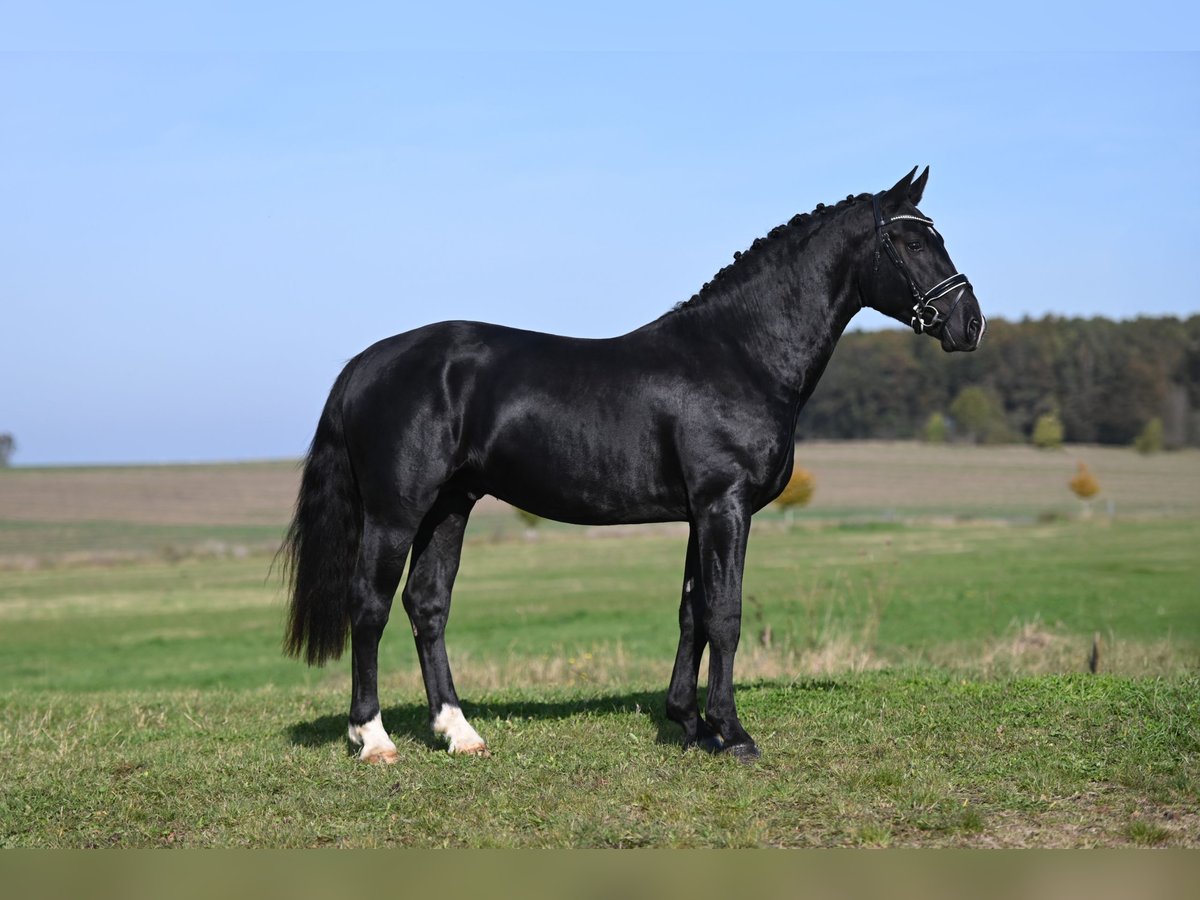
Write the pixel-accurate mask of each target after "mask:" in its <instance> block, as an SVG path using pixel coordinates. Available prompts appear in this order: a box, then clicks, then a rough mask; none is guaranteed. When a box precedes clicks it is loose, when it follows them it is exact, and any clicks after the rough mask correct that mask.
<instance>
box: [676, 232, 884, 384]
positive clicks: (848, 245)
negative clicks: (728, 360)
mask: <svg viewBox="0 0 1200 900" xmlns="http://www.w3.org/2000/svg"><path fill="white" fill-rule="evenodd" d="M838 229H839V230H834V228H832V227H831V228H828V229H822V231H821V232H819V233H814V234H811V235H809V236H808V240H807V241H806V243H805V246H804V248H803V250H802V251H801V252H799V253H798V254H797V255H796V256H795V262H794V263H793V264H792V265H791V266H790V268H789V269H787V270H786V271H780V270H776V271H767V272H761V273H760V274H759V276H758V277H757V278H754V279H752V280H749V281H747V282H744V283H741V284H736V285H731V286H730V287H728V288H726V289H724V290H723V291H722V292H721V293H719V294H717V295H716V296H713V297H711V298H708V299H705V300H704V301H703V304H702V305H701V306H698V307H697V308H696V309H695V310H686V311H681V313H682V315H681V316H680V320H679V325H680V330H681V331H692V332H695V331H697V330H703V331H704V332H706V333H707V334H709V335H715V336H718V337H719V338H721V339H722V342H723V343H725V344H726V345H727V346H729V347H730V349H731V351H733V352H737V353H738V354H739V355H741V356H742V357H743V358H744V360H745V364H747V365H749V366H750V367H751V368H753V369H754V370H755V373H756V375H758V376H760V377H761V378H762V380H763V382H764V384H768V385H770V386H771V390H772V393H773V394H777V395H779V396H781V397H785V398H792V399H794V400H795V401H796V402H797V403H802V402H803V401H804V400H805V399H807V398H808V395H809V394H811V393H812V390H813V388H814V387H815V386H816V380H817V379H818V378H819V377H820V375H821V373H822V372H823V371H824V369H825V365H826V364H827V363H828V362H829V358H830V357H831V356H832V355H833V350H834V347H835V346H836V345H837V341H838V338H839V337H841V334H842V332H843V331H844V330H845V328H846V326H847V325H848V324H849V322H850V319H851V318H852V317H853V316H854V314H855V313H856V312H858V310H859V309H860V308H861V296H860V294H859V288H858V283H857V280H856V276H855V273H856V272H857V271H859V269H860V267H861V258H860V257H862V255H863V254H864V253H865V252H867V251H866V242H865V239H863V238H862V237H861V236H857V237H856V236H854V235H853V234H852V233H850V229H849V228H848V224H847V223H846V222H845V221H843V222H842V223H840V224H839V226H838Z"/></svg>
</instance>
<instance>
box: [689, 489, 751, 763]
mask: <svg viewBox="0 0 1200 900" xmlns="http://www.w3.org/2000/svg"><path fill="white" fill-rule="evenodd" d="M750 512H751V511H750V508H749V506H748V504H746V503H745V502H744V501H742V500H741V499H740V498H737V497H731V496H725V497H721V498H718V499H716V500H714V501H712V502H710V503H708V504H705V505H703V506H700V507H699V508H698V511H697V514H696V518H695V521H694V522H693V525H692V528H693V531H694V533H695V534H696V543H697V548H696V549H697V556H698V560H699V567H700V580H701V582H702V583H703V585H704V599H705V603H704V617H703V623H704V628H705V630H706V631H707V632H708V653H709V660H708V704H707V709H706V718H707V719H708V724H709V726H710V727H711V728H712V729H713V730H714V731H715V732H716V733H717V735H719V737H720V739H721V741H722V744H723V747H722V749H723V750H724V751H725V752H726V753H731V754H733V755H734V756H736V757H738V758H739V759H741V760H742V761H749V760H752V759H756V758H757V757H758V755H759V752H758V747H756V746H755V744H754V739H753V738H751V737H750V735H749V734H748V733H747V732H746V729H745V728H743V727H742V723H741V722H740V721H739V720H738V714H737V707H736V705H735V704H734V700H733V658H734V655H735V654H736V653H737V647H738V639H739V638H740V636H741V630H742V571H743V569H744V568H745V563H746V540H747V538H748V537H749V534H750Z"/></svg>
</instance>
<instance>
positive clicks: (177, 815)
mask: <svg viewBox="0 0 1200 900" xmlns="http://www.w3.org/2000/svg"><path fill="white" fill-rule="evenodd" d="M802 451H803V453H802V457H801V460H802V462H803V463H804V464H805V465H806V466H807V467H809V468H810V469H812V470H813V471H814V472H815V473H816V475H817V485H818V488H817V490H818V494H817V498H818V499H817V500H816V501H815V502H814V504H813V507H812V508H811V509H810V510H807V511H805V513H804V515H802V516H801V517H800V518H799V520H798V522H797V523H796V524H795V526H794V527H787V526H786V525H785V523H783V522H782V521H781V520H780V518H779V516H778V514H776V513H774V512H767V513H764V514H762V515H760V517H759V520H758V521H757V523H756V526H755V534H754V537H753V540H752V542H751V549H750V556H749V559H748V564H747V576H746V604H745V611H744V627H743V644H742V650H741V652H740V653H739V656H738V673H737V674H738V682H739V691H738V700H739V705H740V709H741V712H742V717H743V721H744V722H745V724H746V725H747V727H748V728H749V729H750V731H751V733H752V734H754V735H755V737H756V738H757V739H758V741H759V743H760V746H761V747H762V749H763V751H764V757H763V759H762V760H761V761H760V763H759V764H757V765H756V766H753V767H744V766H741V765H738V764H737V763H736V762H734V761H733V760H730V759H726V758H723V757H710V756H707V755H704V754H701V753H699V752H689V753H684V752H682V751H681V750H680V749H679V748H678V746H677V730H676V729H675V727H674V726H673V725H671V724H670V723H668V722H666V721H665V720H664V718H663V715H662V705H663V692H664V690H665V686H666V680H667V678H668V676H669V672H670V664H671V660H672V658H673V652H674V643H675V637H676V630H675V629H676V626H675V615H676V602H677V596H678V591H679V581H680V570H681V566H682V559H683V550H684V544H685V541H686V538H685V536H684V532H681V531H680V530H679V529H678V528H676V527H672V526H663V527H657V528H647V529H611V530H609V531H607V532H603V531H597V530H589V529H574V528H568V527H566V526H552V525H547V526H545V527H543V528H540V529H539V530H538V534H537V536H536V539H533V540H528V539H524V538H523V537H522V535H521V528H520V525H519V523H517V521H516V519H515V517H513V516H512V514H511V511H509V510H507V509H505V508H503V507H501V506H500V505H499V504H495V505H492V506H490V507H484V508H482V509H481V510H480V513H481V514H480V515H479V517H478V518H479V522H478V524H477V525H476V526H475V528H474V530H473V531H472V532H471V534H470V539H469V546H468V548H467V550H466V552H465V554H464V561H463V568H462V572H461V574H460V578H459V583H458V588H457V590H456V594H455V605H454V612H453V616H452V619H451V623H450V629H449V633H448V643H449V648H450V655H451V661H452V663H453V664H454V667H455V675H456V681H457V683H458V687H459V690H460V693H461V694H462V695H463V699H464V709H465V711H466V712H467V714H468V716H469V717H470V718H471V719H472V721H473V723H474V724H475V725H476V727H477V728H478V729H479V731H480V732H481V733H482V734H483V735H484V736H485V737H486V738H487V739H488V740H489V743H490V744H491V746H492V749H493V754H494V755H493V756H492V758H491V759H487V760H479V759H458V758H452V757H449V756H447V755H446V754H444V753H442V752H439V751H438V750H436V749H435V747H434V745H433V743H432V741H431V740H430V737H429V733H428V727H427V721H426V711H425V707H424V696H423V691H422V688H421V685H420V678H419V675H418V673H417V668H416V662H415V653H414V651H413V649H412V642H411V638H410V637H409V634H408V631H407V629H406V627H405V625H404V623H403V622H402V621H397V622H394V623H393V625H392V627H391V628H390V629H389V631H388V633H387V634H386V635H385V638H384V643H383V647H382V650H381V687H382V699H383V703H384V721H385V723H386V724H387V725H388V727H389V729H390V730H391V731H392V733H393V737H394V738H395V739H396V741H397V744H398V746H399V750H400V757H401V759H400V763H399V764H398V765H397V766H394V767H386V768H373V767H367V766H362V765H360V764H358V763H356V761H355V760H354V759H353V758H352V757H351V756H350V755H349V751H348V749H347V747H346V744H345V739H344V716H345V710H346V706H347V703H348V692H349V669H348V664H347V662H346V661H345V660H343V661H342V662H340V663H337V664H334V665H332V666H331V667H329V668H328V669H324V670H310V669H306V668H304V667H302V666H300V665H299V664H296V663H294V662H292V661H289V660H285V659H283V658H282V657H281V656H280V655H279V650H278V648H279V639H280V634H281V625H282V617H283V609H282V596H281V591H280V590H279V587H278V585H277V583H276V582H275V581H273V580H270V579H268V577H267V568H268V566H269V563H270V556H269V554H268V553H267V552H265V551H266V550H267V548H270V547H273V546H274V544H275V542H276V541H277V539H278V535H279V533H280V530H281V528H282V526H283V523H284V520H285V518H286V513H287V507H288V505H289V504H290V501H291V495H290V492H291V491H292V490H294V484H295V482H294V478H295V476H294V466H292V465H290V464H258V465H248V466H236V467H200V468H175V467H169V468H148V469H126V470H104V469H86V470H64V471H53V470H39V471H21V470H16V471H9V472H0V560H3V568H2V569H0V766H2V767H3V771H4V776H3V780H2V787H0V845H2V846H10V847H11V846H60V847H61V846H69V847H82V846H104V847H110V846H173V847H180V846H182V847H197V846H325V845H336V846H377V845H386V846H442V845H449V846H942V845H952V846H977V847H991V846H1113V845H1132V846H1170V845H1182V846H1190V847H1200V591H1198V587H1200V560H1198V558H1197V553H1196V547H1197V544H1198V543H1200V497H1198V496H1197V494H1198V493H1200V490H1198V486H1200V455H1196V454H1179V455H1169V456H1162V457H1151V458H1144V457H1139V456H1137V455H1135V454H1133V453H1131V452H1129V451H1116V450H1104V451H1100V450H1097V449H1096V448H1085V449H1084V450H1080V451H1069V452H1067V453H1063V454H1038V453H1035V452H1033V451H1028V450H1024V448H1004V449H1001V450H982V451H970V450H965V449H963V448H938V449H937V450H935V451H934V454H933V456H932V457H930V456H929V454H928V449H927V448H922V447H915V446H906V445H888V444H875V445H840V446H839V445H813V446H806V447H803V448H802ZM1084 454H1086V457H1085V458H1087V460H1088V462H1089V465H1091V466H1092V468H1093V471H1095V472H1096V473H1097V475H1098V477H1099V478H1100V481H1101V484H1102V486H1103V487H1104V488H1105V491H1106V495H1107V497H1106V495H1102V497H1101V500H1100V502H1099V503H1097V505H1096V506H1097V510H1096V512H1095V513H1094V514H1093V515H1092V516H1091V517H1090V518H1087V519H1083V518H1080V517H1079V516H1078V512H1079V507H1078V504H1077V503H1076V502H1075V501H1074V499H1073V498H1072V497H1071V496H1070V494H1069V493H1067V491H1066V489H1065V481H1066V479H1067V478H1068V477H1069V476H1070V474H1071V472H1072V470H1073V468H1074V460H1075V459H1076V458H1077V457H1080V456H1083V455H1084ZM930 463H932V465H929V464H930ZM881 472H888V473H891V477H885V476H881V474H880V473H881ZM226 482H228V483H226ZM901 485H902V486H901ZM1106 499H1113V500H1114V504H1113V506H1114V515H1112V516H1111V517H1110V516H1109V515H1108V513H1107V509H1108V507H1107V504H1106V503H1105V500H1106ZM601 535H605V536H604V537H601ZM1097 637H1098V646H1099V651H1100V657H1099V670H1100V672H1099V674H1098V675H1090V674H1088V673H1087V659H1088V655H1089V653H1090V652H1091V650H1092V647H1093V642H1094V641H1095V640H1096V639H1097Z"/></svg>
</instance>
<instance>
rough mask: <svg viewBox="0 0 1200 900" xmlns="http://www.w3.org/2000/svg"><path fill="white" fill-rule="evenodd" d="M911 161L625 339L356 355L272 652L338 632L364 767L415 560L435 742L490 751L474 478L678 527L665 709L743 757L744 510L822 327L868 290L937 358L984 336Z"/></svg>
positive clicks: (752, 251)
mask: <svg viewBox="0 0 1200 900" xmlns="http://www.w3.org/2000/svg"><path fill="white" fill-rule="evenodd" d="M915 173H916V169H913V171H912V172H910V173H909V174H908V175H907V176H905V177H904V178H902V179H901V180H900V181H899V182H898V183H897V184H896V185H895V186H894V187H892V188H891V189H890V190H888V191H885V192H882V193H880V194H876V195H870V194H863V195H860V196H858V197H847V198H846V199H845V200H844V201H842V202H840V203H838V204H836V205H834V206H824V205H820V206H818V207H817V208H816V210H815V211H813V212H812V213H810V214H807V215H798V216H795V217H794V218H793V219H792V220H791V221H789V222H788V223H787V224H786V225H780V226H779V227H777V228H775V229H774V230H772V231H771V233H770V234H769V235H768V236H767V237H766V238H760V239H759V240H756V241H755V242H754V244H753V245H752V246H751V247H750V248H749V250H747V251H746V252H744V253H739V254H734V262H733V264H732V265H729V266H727V267H726V268H724V269H722V270H721V271H720V272H718V273H717V275H716V277H715V278H714V279H713V280H712V282H710V283H709V284H706V285H705V286H704V287H703V288H702V289H701V290H700V292H699V293H697V294H696V295H695V296H693V297H692V298H691V299H690V300H688V301H687V302H686V303H682V304H680V305H679V306H677V307H676V308H675V309H673V310H671V311H670V312H668V313H666V314H665V315H663V316H661V317H660V318H658V319H656V320H655V321H653V322H651V323H649V324H648V325H645V326H643V327H641V328H639V329H637V330H636V331H632V332H630V333H629V334H626V335H622V336H621V337H614V338H605V339H601V340H584V339H581V338H569V337H558V336H555V335H549V334H540V333H537V332H531V331H519V330H516V329H512V328H505V327H503V326H500V325H487V324H482V323H479V322H442V323H439V324H436V325H427V326H425V327H423V328H418V329H416V330H415V331H409V332H406V333H405V334H400V335H396V336H395V337H390V338H387V339H386V340H383V341H380V342H379V343H377V344H375V345H373V346H371V347H369V348H367V349H366V350H364V351H363V352H362V353H360V354H359V355H358V356H356V357H355V358H354V359H352V360H350V362H349V363H348V364H347V365H346V367H345V369H343V370H342V373H341V374H340V375H339V376H338V378H337V380H336V382H335V383H334V385H333V389H332V390H331V391H330V394H329V399H328V401H327V402H326V404H325V409H324V411H323V412H322V414H321V418H320V421H319V422H318V423H317V431H316V436H315V437H314V438H313V442H312V446H311V447H310V448H309V451H308V456H307V459H306V461H305V464H304V474H303V478H302V482H301V486H300V494H299V498H298V500H297V502H296V511H295V518H294V520H293V521H292V524H291V528H290V530H289V532H288V536H287V540H286V543H285V545H284V550H285V551H286V554H287V558H288V563H289V566H288V569H289V578H290V590H291V605H290V610H289V612H290V616H289V623H288V630H287V636H286V638H285V647H286V649H287V651H288V652H289V653H291V654H293V655H296V656H303V657H304V658H305V659H307V661H308V662H309V664H317V665H320V664H322V663H324V662H325V661H326V660H327V659H330V658H337V657H339V656H340V655H341V653H342V651H343V649H344V648H345V644H346V637H347V634H349V635H350V637H351V644H352V653H353V694H352V698H351V704H350V739H351V740H352V741H353V742H354V743H355V744H356V745H358V744H361V745H362V751H361V754H360V756H361V758H362V759H364V760H367V761H374V762H394V761H395V759H396V748H395V745H394V744H393V743H392V741H391V739H390V738H389V737H388V735H387V732H386V731H385V730H384V728H383V724H382V722H381V720H380V714H379V698H378V693H377V688H376V676H377V649H378V645H379V639H380V636H381V634H382V633H383V629H384V626H385V625H386V624H387V621H388V613H389V611H390V609H391V605H392V598H393V596H394V594H395V592H396V588H397V586H398V584H399V581H400V576H401V573H402V571H403V569H404V564H405V560H406V559H408V558H409V556H410V553H411V562H410V565H409V573H408V580H407V582H406V583H405V587H404V593H403V602H404V609H405V611H406V612H407V613H408V617H409V620H410V622H411V623H412V630H413V636H414V637H415V638H416V644H417V655H418V657H419V659H420V663H421V673H422V675H423V676H424V679H425V689H426V692H427V693H428V696H429V709H430V715H431V718H432V725H433V730H434V732H435V733H437V734H439V735H442V736H444V737H445V738H446V739H448V741H449V746H450V752H451V753H475V754H485V753H486V752H487V748H486V744H485V743H484V741H483V739H482V738H480V736H479V735H478V734H477V733H476V732H475V729H473V728H472V727H471V726H470V725H469V724H468V723H467V721H466V719H465V718H463V715H462V712H461V710H460V709H459V703H458V696H457V695H456V694H455V691H454V682H453V680H452V678H451V675H450V665H449V663H448V661H447V659H446V648H445V643H444V640H443V631H444V629H445V626H446V619H447V616H448V615H449V612H450V591H451V588H452V586H453V584H454V577H455V574H456V573H457V571H458V563H459V554H460V551H461V549H462V540H463V531H464V529H465V528H466V524H467V517H468V516H469V515H470V513H471V508H472V506H473V505H474V503H475V501H476V500H478V499H479V498H480V497H481V496H482V495H484V494H492V495H494V496H496V497H499V498H501V499H502V500H506V501H508V502H509V503H512V504H514V505H515V506H518V507H520V508H522V509H525V510H528V511H530V512H533V513H536V514H537V515H539V516H544V517H546V518H550V519H557V520H559V521H563V522H573V523H577V524H585V525H608V524H617V523H631V522H666V521H686V522H688V523H689V524H690V526H691V536H690V538H689V539H688V547H687V559H686V564H685V568H684V574H683V598H682V602H681V604H680V607H679V631H680V636H679V651H678V654H677V655H676V657H675V669H674V673H673V674H672V676H671V684H670V687H669V689H668V691H667V698H666V702H667V715H668V716H669V717H670V718H671V719H672V720H673V721H675V722H678V723H679V725H680V726H682V728H683V741H684V744H685V746H691V745H694V744H699V745H701V746H704V747H706V748H707V749H711V750H724V751H726V752H730V753H732V754H734V755H735V756H738V757H740V758H743V759H749V758H753V757H756V756H757V755H758V749H757V748H756V747H755V744H754V741H753V740H752V739H751V737H750V735H749V734H747V732H746V730H745V729H744V728H743V727H742V724H741V722H740V721H738V715H737V710H736V708H735V706H734V698H733V659H734V654H735V652H736V651H737V646H738V635H739V632H740V628H741V610H742V602H741V600H742V598H741V592H742V568H743V562H744V560H745V554H746V541H747V538H748V536H749V532H750V516H751V514H752V513H754V512H755V511H756V510H758V509H761V508H762V507H763V506H765V505H766V504H768V503H770V502H771V501H772V500H773V499H774V498H775V497H776V496H777V495H778V494H779V492H780V491H781V490H782V489H783V486H784V485H785V484H786V483H787V481H788V478H789V477H790V475H791V472H792V458H793V446H794V435H795V431H796V418H797V415H798V414H799V412H800V410H801V408H802V407H803V406H804V402H805V400H807V399H808V397H809V395H810V394H812V392H813V388H815V387H816V384H817V379H818V378H820V376H821V373H822V371H823V370H824V369H825V365H826V363H827V362H828V361H829V357H830V355H831V354H832V353H833V349H834V345H835V344H836V343H837V340H838V337H839V336H840V335H841V333H842V331H843V329H845V327H846V325H847V323H849V321H850V319H851V318H852V317H853V316H854V314H855V313H857V312H858V311H859V310H860V309H862V308H863V307H864V306H870V307H873V308H874V309H877V310H879V311H880V312H883V313H885V314H887V315H889V316H892V317H893V318H896V319H899V320H900V321H902V322H904V323H905V324H908V325H911V326H912V328H913V330H914V331H915V332H916V333H918V334H921V333H925V334H929V335H932V336H933V337H935V338H937V339H939V340H940V341H941V344H942V347H943V349H945V350H947V351H951V350H974V349H975V348H976V347H977V346H978V345H979V341H980V339H981V338H982V337H983V332H984V328H985V320H984V317H983V315H982V314H981V313H980V311H979V304H978V302H977V301H976V299H975V296H974V293H973V291H972V288H971V285H970V284H969V283H968V282H967V280H966V277H965V276H963V275H960V274H956V273H955V270H954V266H953V264H952V263H951V262H950V257H949V256H948V255H947V253H946V248H945V245H944V244H943V242H942V238H941V236H940V235H939V234H938V233H937V231H935V230H934V228H933V223H932V221H931V220H929V219H927V218H925V217H924V216H922V215H921V213H920V212H918V210H917V208H916V204H917V203H918V202H919V201H920V199H921V195H922V193H923V191H924V187H925V182H926V180H927V178H928V175H929V169H928V168H926V169H925V171H924V172H922V173H921V176H920V177H919V178H916V179H915V180H914V179H913V175H914V174H915ZM706 645H707V646H708V648H709V655H710V665H709V673H708V703H707V709H706V710H705V715H704V716H703V717H701V715H700V712H699V709H698V708H697V699H696V681H697V676H698V673H699V667H700V658H701V654H702V653H703V650H704V647H705V646H706Z"/></svg>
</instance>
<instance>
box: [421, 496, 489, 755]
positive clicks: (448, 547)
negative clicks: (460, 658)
mask: <svg viewBox="0 0 1200 900" xmlns="http://www.w3.org/2000/svg"><path fill="white" fill-rule="evenodd" d="M474 505H475V500H474V499H473V498H472V497H471V495H470V494H468V493H466V492H465V491H461V490H457V489H455V488H446V489H444V490H443V492H442V494H441V495H440V496H439V497H438V499H437V502H436V503H435V504H434V505H433V508H432V509H431V510H430V511H429V512H428V514H426V516H425V519H424V521H422V522H421V527H420V528H419V529H418V530H417V537H416V540H415V541H414V542H413V551H412V553H413V556H412V564H411V566H410V567H409V572H408V581H407V582H406V583H405V585H404V594H403V600H404V609H405V611H406V612H407V613H408V618H409V621H410V622H411V623H412V630H413V638H414V639H415V641H416V644H417V658H418V659H419V660H420V662H421V675H422V677H423V678H424V679H425V693H426V695H427V696H428V698H429V715H430V719H431V721H432V723H433V730H434V733H436V734H438V735H441V736H442V737H444V738H446V740H447V741H448V742H449V744H450V748H449V749H450V752H451V753H462V754H473V755H481V756H486V755H487V744H485V743H484V741H483V738H481V737H480V736H479V734H478V733H477V732H476V731H475V729H474V728H472V727H471V725H470V724H469V723H468V722H467V720H466V718H464V717H463V714H462V709H461V708H460V707H459V705H458V694H456V693H455V691H454V679H453V678H452V677H451V675H450V662H449V660H448V659H447V658H446V641H445V630H446V620H447V619H448V618H449V616H450V592H451V590H452V588H453V587H454V577H455V575H457V574H458V561H459V557H460V556H461V554H462V542H463V533H464V532H465V531H466V527H467V518H468V516H470V514H471V508H472V507H473V506H474Z"/></svg>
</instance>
